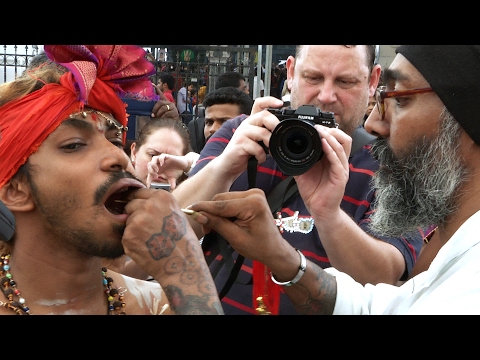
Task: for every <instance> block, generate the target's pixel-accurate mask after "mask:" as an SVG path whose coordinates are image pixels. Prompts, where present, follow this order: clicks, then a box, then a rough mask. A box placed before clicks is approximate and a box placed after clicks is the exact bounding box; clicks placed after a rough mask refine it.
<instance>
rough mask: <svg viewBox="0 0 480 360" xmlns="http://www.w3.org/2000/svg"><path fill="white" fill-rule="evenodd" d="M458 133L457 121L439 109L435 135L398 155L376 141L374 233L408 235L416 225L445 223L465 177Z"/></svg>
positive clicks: (385, 144)
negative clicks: (407, 151) (377, 161)
mask: <svg viewBox="0 0 480 360" xmlns="http://www.w3.org/2000/svg"><path fill="white" fill-rule="evenodd" d="M460 135H461V127H460V124H459V123H458V122H457V121H456V120H455V119H454V118H453V117H452V115H451V114H450V113H449V112H448V111H447V110H446V108H444V110H443V111H442V113H441V115H440V129H439V135H438V136H436V137H434V138H430V139H429V138H425V137H424V138H423V139H420V140H419V141H418V142H417V144H416V146H414V147H413V149H412V150H411V151H410V153H409V154H408V155H406V156H403V157H402V158H401V159H396V158H395V156H394V155H393V153H392V151H391V150H390V148H389V146H388V143H387V141H386V140H385V139H379V140H378V141H376V142H375V144H374V145H373V146H372V153H373V155H374V156H375V157H376V158H377V159H378V160H380V164H381V165H380V169H379V170H378V171H377V172H376V173H375V175H374V178H373V184H374V187H375V189H376V199H375V203H374V206H375V212H374V213H373V215H372V216H371V224H370V228H371V229H372V231H373V232H375V233H377V234H379V235H380V234H381V235H386V236H392V237H399V236H409V235H411V234H413V233H416V232H417V231H418V228H426V227H428V226H430V225H438V226H442V225H443V224H445V222H446V221H447V218H448V216H449V215H451V214H453V213H454V212H455V211H456V209H457V201H458V198H459V196H460V195H461V194H460V193H459V191H458V189H459V188H460V187H461V185H462V184H464V183H465V181H466V180H467V178H468V175H469V173H468V170H467V168H466V166H465V165H463V164H462V162H461V158H460V156H459V151H458V146H459V144H460Z"/></svg>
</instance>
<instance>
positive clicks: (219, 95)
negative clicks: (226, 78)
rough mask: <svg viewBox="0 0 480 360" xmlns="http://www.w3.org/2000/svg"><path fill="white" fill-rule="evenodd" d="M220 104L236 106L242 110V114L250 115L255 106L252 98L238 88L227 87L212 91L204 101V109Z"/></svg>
mask: <svg viewBox="0 0 480 360" xmlns="http://www.w3.org/2000/svg"><path fill="white" fill-rule="evenodd" d="M219 104H235V105H238V106H239V108H240V113H241V114H247V115H250V112H251V111H252V106H253V100H252V98H251V97H250V96H249V95H248V94H247V93H245V92H244V91H243V90H240V89H239V88H238V87H233V86H227V87H222V88H219V89H215V90H214V91H211V92H209V93H208V94H207V96H205V99H203V106H204V108H205V109H206V108H208V107H209V106H212V105H219Z"/></svg>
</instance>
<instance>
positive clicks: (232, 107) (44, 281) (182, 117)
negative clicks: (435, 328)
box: [0, 45, 480, 315]
mask: <svg viewBox="0 0 480 360" xmlns="http://www.w3.org/2000/svg"><path fill="white" fill-rule="evenodd" d="M396 53H397V54H396V57H395V59H394V60H393V62H392V63H391V65H390V66H389V67H388V68H385V69H382V67H381V66H380V65H379V64H377V63H376V62H375V45H297V47H296V51H295V54H294V55H292V56H289V57H288V59H287V61H286V63H285V65H284V66H283V67H282V68H279V69H278V73H279V74H278V79H279V81H278V84H276V87H275V88H276V89H277V90H276V91H277V93H276V94H272V93H270V95H269V96H266V95H265V94H263V96H259V97H258V98H256V99H255V100H253V99H252V94H250V93H249V90H248V84H247V83H246V79H245V77H244V76H243V75H241V74H239V73H238V72H235V71H233V72H226V73H224V74H221V75H220V76H219V77H218V79H217V83H216V87H215V89H214V90H212V91H210V92H208V93H206V94H205V90H206V89H205V88H204V89H202V91H201V92H200V91H198V92H196V91H195V90H194V88H193V84H192V83H191V82H186V83H185V84H183V85H184V86H183V87H182V89H180V90H181V91H179V92H178V93H177V95H176V97H171V95H172V94H171V92H172V89H171V83H172V79H170V78H168V77H165V76H162V77H160V80H159V82H158V83H157V84H153V83H152V82H151V81H150V76H151V75H152V73H153V72H154V69H153V66H152V65H151V63H149V62H148V60H147V59H146V58H145V51H144V50H143V49H141V48H139V47H137V46H133V45H131V46H130V45H127V46H120V45H84V46H82V45H80V46H79V45H76V46H69V45H46V46H45V53H44V54H41V56H40V55H39V57H38V58H37V59H35V61H34V62H32V63H31V64H30V66H29V67H28V68H27V70H26V71H25V72H24V73H23V74H22V75H21V76H20V77H19V78H18V79H16V80H14V81H12V82H9V83H6V84H3V85H0V135H1V137H0V157H1V158H2V161H3V162H4V163H3V166H2V168H1V169H0V175H1V176H0V200H1V203H2V204H4V205H5V207H1V208H0V209H1V210H2V211H5V212H6V211H8V212H11V214H8V215H9V216H10V215H13V216H14V218H15V223H16V224H15V234H14V235H13V237H11V238H7V237H6V236H0V240H2V241H1V242H0V244H1V247H0V249H1V251H0V255H1V258H2V262H3V267H2V268H1V270H0V272H1V275H2V291H3V295H2V294H0V305H1V306H0V314H226V315H236V314H238V315H248V314H250V315H255V314H279V315H284V314H285V315H286V314H291V315H297V314H477V313H480V306H478V305H477V304H478V301H477V300H478V297H479V295H480V288H479V287H477V286H476V284H477V283H478V282H477V281H476V280H475V279H476V276H477V273H478V271H477V269H478V266H477V262H476V261H475V256H476V250H477V248H476V247H475V245H477V242H478V241H477V240H476V237H475V235H474V233H475V232H476V228H477V225H476V218H477V217H478V216H480V215H478V214H479V212H478V210H480V203H478V201H477V200H476V198H475V196H473V195H472V194H475V193H476V190H477V188H480V183H478V182H477V181H476V177H475V176H474V175H475V173H476V171H477V168H479V167H480V160H479V159H480V156H479V155H480V131H479V130H478V129H479V127H478V126H477V124H476V119H475V116H476V115H475V114H476V113H477V112H478V110H477V109H476V102H475V101H474V99H475V97H476V95H477V93H478V94H479V95H480V85H478V82H476V78H475V76H476V74H477V73H479V70H478V69H480V66H479V65H480V47H479V46H477V45H401V46H399V47H398V48H397V50H396ZM80 63H81V64H82V66H79V64H80ZM119 63H121V64H122V65H123V67H122V68H121V70H119V67H118V66H117V64H119ZM85 64H88V65H85ZM139 65H140V66H139ZM139 69H141V70H143V71H141V70H139ZM452 70H455V71H452ZM479 75H480V73H479ZM257 91H258V89H257ZM199 92H200V93H201V97H202V98H201V99H200V102H198V98H197V99H194V98H193V97H192V96H191V95H192V93H199ZM204 95H205V97H204V98H203V96H204ZM287 95H288V101H289V103H288V104H286V103H285V102H284V101H282V98H284V99H287V98H285V96H287ZM127 98H128V99H134V100H135V101H145V100H148V101H150V102H151V103H152V108H151V111H150V110H149V112H151V115H150V119H148V117H147V119H146V121H145V122H144V123H142V126H141V129H137V132H138V138H137V139H134V140H133V141H131V142H130V143H128V145H127V142H126V135H127V131H128V125H129V121H130V120H129V117H128V115H129V114H128V112H129V107H130V105H128V106H126V103H125V101H126V100H125V99H127ZM172 99H173V100H172ZM195 105H198V106H197V107H196V109H202V114H201V115H203V119H201V118H202V116H200V115H197V116H196V117H191V118H190V117H189V115H192V114H194V110H193V109H194V106H195ZM285 108H288V109H294V110H295V112H294V113H293V115H292V116H291V117H292V118H288V119H280V118H279V116H278V112H277V111H272V109H285ZM305 109H316V110H317V111H318V110H320V114H321V115H322V116H320V118H321V119H324V117H323V114H324V115H325V116H327V115H328V114H331V117H332V118H333V119H334V120H333V124H331V125H329V126H322V125H320V123H321V122H320V121H317V122H316V123H315V121H310V122H309V121H307V122H306V121H304V120H302V119H304V118H305V117H309V118H312V116H311V114H310V113H307V114H306V113H304V112H299V111H300V110H302V111H307V110H305ZM195 112H196V111H195ZM196 113H197V114H200V113H199V112H196ZM317 113H318V112H317ZM19 119H21V120H20V121H19ZM33 123H35V126H31V125H30V124H33ZM323 124H325V123H323ZM192 129H196V131H197V132H198V133H199V134H196V135H195V139H194V138H193V137H192ZM199 129H200V131H199ZM285 129H286V130H285ZM367 133H370V134H371V135H373V136H368V137H367V136H366V135H365V134H367ZM305 134H307V135H305ZM199 135H201V136H200V137H199ZM292 138H293V139H294V140H295V141H293V140H292ZM193 140H195V144H194V143H193ZM193 144H194V146H193ZM312 148H313V150H312ZM271 149H274V150H275V151H271ZM279 149H280V150H279ZM312 151H313V152H315V153H316V154H317V155H319V156H318V158H315V161H314V162H311V163H308V166H307V163H305V164H302V163H303V162H304V161H307V160H308V158H309V157H310V156H311V154H312ZM299 161H300V163H301V164H302V165H298V163H299ZM285 163H287V164H288V165H289V166H287V167H285V166H284V165H285ZM291 167H292V168H295V169H300V170H296V172H295V173H294V174H292V173H290V172H289V171H288V170H286V169H290V168H291ZM292 175H293V176H292ZM83 180H85V181H83ZM287 181H288V182H287ZM156 183H163V184H164V185H166V187H165V188H166V190H167V191H162V190H157V189H156V188H154V186H153V184H156ZM283 184H287V185H288V187H287V188H285V190H282V191H281V192H280V193H277V189H278V188H279V186H281V185H283ZM287 193H288V194H290V195H289V196H287V195H286V194H287ZM273 195H275V197H274V196H273ZM272 199H273V200H272ZM273 201H276V202H278V204H277V205H278V206H277V207H273V205H272V202H273ZM0 224H2V223H1V222H0ZM2 235H3V233H2ZM52 254H54V256H52ZM13 279H15V280H13ZM20 291H21V292H20ZM105 294H106V295H105Z"/></svg>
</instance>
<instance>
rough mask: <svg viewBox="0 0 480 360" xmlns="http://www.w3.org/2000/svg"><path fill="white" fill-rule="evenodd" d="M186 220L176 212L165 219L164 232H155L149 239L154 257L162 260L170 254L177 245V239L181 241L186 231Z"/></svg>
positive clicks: (148, 242) (149, 245)
mask: <svg viewBox="0 0 480 360" xmlns="http://www.w3.org/2000/svg"><path fill="white" fill-rule="evenodd" d="M186 222H187V220H185V218H184V217H182V216H180V215H179V214H177V213H175V212H173V213H172V214H171V215H169V216H167V217H165V219H163V228H162V232H161V233H156V234H153V235H152V237H151V238H150V239H148V241H147V247H148V250H149V251H150V255H151V256H152V258H153V259H155V260H160V259H162V258H164V257H168V256H170V254H171V253H172V251H173V249H174V248H175V246H176V245H175V241H179V240H180V239H181V238H182V237H183V236H184V235H185V233H186V229H187V224H186Z"/></svg>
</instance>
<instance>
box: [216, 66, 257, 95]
mask: <svg viewBox="0 0 480 360" xmlns="http://www.w3.org/2000/svg"><path fill="white" fill-rule="evenodd" d="M227 86H232V87H236V88H239V89H240V90H242V91H243V92H244V93H246V94H248V93H249V91H248V86H247V80H246V78H245V76H243V75H242V74H240V73H239V72H238V71H226V72H224V73H221V74H220V75H218V78H217V81H216V83H215V89H220V88H223V87H227Z"/></svg>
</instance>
